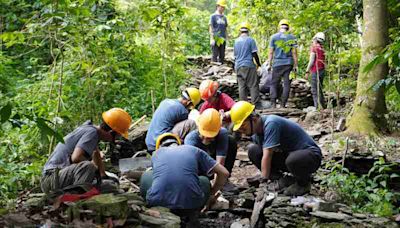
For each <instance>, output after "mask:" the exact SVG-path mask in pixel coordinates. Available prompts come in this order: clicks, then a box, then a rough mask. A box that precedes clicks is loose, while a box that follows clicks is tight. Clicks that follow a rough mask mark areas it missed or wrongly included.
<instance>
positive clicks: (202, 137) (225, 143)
mask: <svg viewBox="0 0 400 228" xmlns="http://www.w3.org/2000/svg"><path fill="white" fill-rule="evenodd" d="M197 129H198V130H195V131H192V132H190V133H189V134H188V135H187V136H186V138H185V145H191V146H195V147H197V148H199V149H201V150H204V151H206V152H207V153H208V154H209V155H210V156H211V157H212V158H213V159H216V160H217V162H218V163H219V164H221V165H223V166H225V168H226V169H227V170H228V172H229V173H232V168H233V165H234V163H235V159H236V154H237V144H236V140H235V138H234V137H233V136H231V135H229V132H228V130H227V129H225V128H223V127H221V116H220V114H219V112H218V111H217V110H216V109H213V108H209V109H206V110H205V111H204V112H203V113H202V114H201V115H200V116H199V119H198V121H197ZM223 190H224V191H226V192H231V191H236V188H235V186H233V185H232V184H231V183H229V182H228V183H227V184H226V185H225V186H224V189H223Z"/></svg>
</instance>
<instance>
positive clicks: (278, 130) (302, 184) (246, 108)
mask: <svg viewBox="0 0 400 228" xmlns="http://www.w3.org/2000/svg"><path fill="white" fill-rule="evenodd" d="M231 118H232V122H233V124H234V128H233V130H234V131H238V132H239V133H242V134H245V135H247V136H252V138H253V142H254V143H253V144H250V145H249V146H248V153H249V159H250V161H251V162H252V163H253V164H254V165H255V166H257V168H258V169H259V170H261V182H262V183H267V184H268V186H267V187H268V188H269V189H270V190H273V191H283V190H284V194H285V195H288V196H299V195H304V194H305V193H308V192H309V191H310V189H311V174H312V173H314V172H316V171H317V169H318V168H319V166H320V165H321V158H322V154H321V149H320V148H319V147H318V145H317V144H316V143H315V142H314V140H313V139H312V138H311V137H310V136H309V135H308V134H307V133H306V132H305V131H304V130H303V129H302V128H301V127H300V125H298V124H297V123H295V122H293V121H291V120H288V119H285V118H283V117H280V116H276V115H262V116H260V115H258V114H256V113H254V105H252V104H250V103H248V102H245V101H239V102H237V103H236V104H235V105H234V106H233V107H232V109H231ZM283 172H290V173H291V174H292V175H293V176H294V178H291V177H283V176H282V173H283ZM277 178H279V180H278V181H277V182H271V181H272V180H274V179H277Z"/></svg>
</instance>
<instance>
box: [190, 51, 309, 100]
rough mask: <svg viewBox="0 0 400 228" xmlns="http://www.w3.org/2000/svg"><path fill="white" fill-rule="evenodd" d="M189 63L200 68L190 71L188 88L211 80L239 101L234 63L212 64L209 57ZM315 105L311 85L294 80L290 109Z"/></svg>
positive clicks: (263, 96)
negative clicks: (190, 76)
mask: <svg viewBox="0 0 400 228" xmlns="http://www.w3.org/2000/svg"><path fill="white" fill-rule="evenodd" d="M188 61H189V62H190V63H192V64H194V65H196V66H198V67H199V68H196V69H190V70H188V73H189V74H190V75H192V78H191V79H190V80H189V81H188V82H187V83H186V86H194V87H197V88H198V87H199V86H200V83H201V82H202V81H203V80H206V79H211V80H214V81H217V82H218V83H219V84H220V89H221V91H222V92H224V93H226V94H228V95H229V96H231V97H232V98H233V99H235V100H237V99H238V91H239V88H238V84H237V80H236V73H235V72H234V70H233V63H232V62H231V61H228V63H226V64H223V65H221V64H219V63H212V62H210V59H209V58H208V57H203V56H200V57H190V58H188ZM261 98H262V99H263V100H268V101H269V100H270V98H269V94H262V95H261ZM311 105H313V102H312V95H311V87H310V84H309V83H308V82H307V81H306V80H304V79H294V80H292V83H291V92H290V98H289V101H288V106H289V107H297V108H305V107H308V106H311Z"/></svg>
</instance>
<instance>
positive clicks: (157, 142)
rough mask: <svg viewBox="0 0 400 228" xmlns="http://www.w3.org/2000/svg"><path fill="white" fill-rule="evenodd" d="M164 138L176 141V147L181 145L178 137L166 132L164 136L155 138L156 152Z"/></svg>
mask: <svg viewBox="0 0 400 228" xmlns="http://www.w3.org/2000/svg"><path fill="white" fill-rule="evenodd" d="M165 138H173V139H174V140H176V142H177V143H178V145H181V144H182V142H181V139H180V138H179V136H178V135H176V134H173V133H170V132H167V133H164V134H161V135H160V136H158V137H157V141H156V150H158V148H160V145H161V143H162V142H163V140H164V139H165Z"/></svg>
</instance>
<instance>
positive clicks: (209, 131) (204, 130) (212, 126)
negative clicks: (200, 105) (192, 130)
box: [197, 108, 221, 138]
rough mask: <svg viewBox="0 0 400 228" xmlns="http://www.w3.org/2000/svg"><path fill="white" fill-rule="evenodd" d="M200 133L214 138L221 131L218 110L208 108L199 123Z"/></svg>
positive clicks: (200, 117)
mask: <svg viewBox="0 0 400 228" xmlns="http://www.w3.org/2000/svg"><path fill="white" fill-rule="evenodd" d="M197 125H198V128H199V132H200V134H201V135H202V136H204V137H207V138H214V137H215V136H217V135H218V133H219V131H220V130H221V117H220V115H219V112H218V111H217V110H216V109H213V108H208V109H206V110H205V111H204V112H203V113H202V114H201V115H200V116H199V119H198V121H197Z"/></svg>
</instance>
